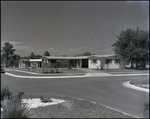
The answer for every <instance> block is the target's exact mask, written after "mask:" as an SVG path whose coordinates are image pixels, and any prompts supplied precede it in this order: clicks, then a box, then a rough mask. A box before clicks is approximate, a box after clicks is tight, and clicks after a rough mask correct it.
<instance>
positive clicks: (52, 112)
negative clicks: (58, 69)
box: [23, 95, 134, 118]
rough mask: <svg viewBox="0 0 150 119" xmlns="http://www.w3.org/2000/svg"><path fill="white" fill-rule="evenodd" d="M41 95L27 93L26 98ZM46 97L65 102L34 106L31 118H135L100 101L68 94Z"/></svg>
mask: <svg viewBox="0 0 150 119" xmlns="http://www.w3.org/2000/svg"><path fill="white" fill-rule="evenodd" d="M40 96H41V95H25V96H24V97H23V98H24V99H29V98H39V97H40ZM43 97H44V98H46V99H50V98H55V99H62V100H65V102H63V103H60V104H57V105H50V106H45V107H38V108H33V115H32V116H31V118H134V117H132V116H129V115H125V114H123V113H121V112H118V111H115V110H112V109H109V108H106V107H104V106H101V105H99V104H98V103H96V104H95V103H92V102H89V101H85V100H78V99H75V98H72V97H68V96H62V95H61V96H59V95H51V96H50V95H49V96H43Z"/></svg>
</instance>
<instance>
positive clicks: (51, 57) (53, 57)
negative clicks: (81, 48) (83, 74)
mask: <svg viewBox="0 0 150 119" xmlns="http://www.w3.org/2000/svg"><path fill="white" fill-rule="evenodd" d="M44 57H45V58H47V59H61V60H63V59H88V57H89V56H81V57H61V56H60V57H58V56H44Z"/></svg>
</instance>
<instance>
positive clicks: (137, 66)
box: [136, 60, 138, 69]
mask: <svg viewBox="0 0 150 119" xmlns="http://www.w3.org/2000/svg"><path fill="white" fill-rule="evenodd" d="M136 69H138V61H137V60H136Z"/></svg>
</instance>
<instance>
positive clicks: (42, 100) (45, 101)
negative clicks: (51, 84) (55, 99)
mask: <svg viewBox="0 0 150 119" xmlns="http://www.w3.org/2000/svg"><path fill="white" fill-rule="evenodd" d="M40 99H41V102H44V103H47V102H52V100H50V99H44V98H43V97H42V96H40Z"/></svg>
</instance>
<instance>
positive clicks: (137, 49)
mask: <svg viewBox="0 0 150 119" xmlns="http://www.w3.org/2000/svg"><path fill="white" fill-rule="evenodd" d="M116 37H117V38H118V40H117V41H116V42H115V43H114V44H113V45H112V46H113V47H114V48H113V50H114V51H115V53H116V54H119V55H121V56H122V57H123V58H124V59H125V61H128V62H131V68H133V65H132V64H133V63H136V68H138V64H139V63H140V64H142V65H143V67H145V62H146V61H148V59H149V33H148V31H144V30H140V29H139V28H138V27H137V29H136V30H134V29H131V28H129V29H127V30H126V31H122V32H121V33H120V35H119V36H116Z"/></svg>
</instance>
